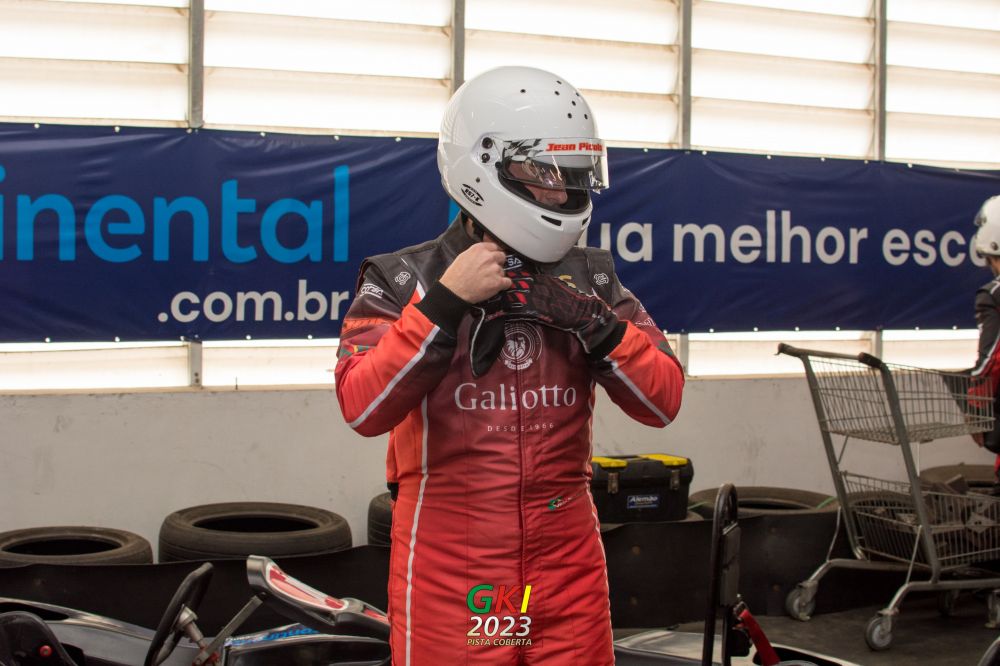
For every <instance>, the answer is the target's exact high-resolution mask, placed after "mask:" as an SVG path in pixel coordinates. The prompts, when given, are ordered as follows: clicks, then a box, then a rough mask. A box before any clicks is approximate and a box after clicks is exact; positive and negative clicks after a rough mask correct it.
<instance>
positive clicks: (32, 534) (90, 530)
mask: <svg viewBox="0 0 1000 666" xmlns="http://www.w3.org/2000/svg"><path fill="white" fill-rule="evenodd" d="M152 561H153V549H152V547H151V546H150V544H149V541H147V540H146V539H144V538H143V537H141V536H139V535H138V534H134V533H132V532H126V531H125V530H116V529H113V528H110V527H90V526H73V527H65V526H59V527H30V528H27V529H21V530H11V531H9V532H0V567H14V566H20V565H24V564H149V563H151V562H152Z"/></svg>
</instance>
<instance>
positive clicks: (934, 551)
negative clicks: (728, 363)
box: [778, 344, 1000, 650]
mask: <svg viewBox="0 0 1000 666" xmlns="http://www.w3.org/2000/svg"><path fill="white" fill-rule="evenodd" d="M778 353H779V354H788V355H790V356H795V357H797V358H798V359H800V360H801V361H802V364H803V365H804V366H805V371H806V379H807V380H808V383H809V391H810V393H811V394H812V399H813V406H814V407H815V408H816V417H817V418H818V420H819V429H820V433H821V434H822V436H823V447H824V449H825V450H826V457H827V460H828V462H829V463H830V471H831V472H832V474H833V484H834V486H835V488H836V491H837V499H838V500H839V501H840V507H841V510H842V512H843V517H844V526H845V528H846V532H847V537H848V540H849V543H850V547H851V550H852V551H853V554H854V557H855V559H846V558H836V559H831V558H830V555H829V554H828V556H827V560H826V562H824V563H823V564H822V565H821V566H820V567H819V568H818V569H817V570H816V571H815V572H814V573H813V574H812V576H810V577H809V578H808V579H807V580H805V581H803V582H802V583H799V584H798V586H797V587H796V588H795V589H793V590H792V591H791V592H790V593H789V594H788V597H787V598H786V600H785V610H786V611H787V612H788V614H789V615H790V616H791V617H793V618H796V619H798V620H802V621H806V620H808V619H809V617H810V616H811V615H812V612H813V610H814V609H815V597H816V591H817V588H818V585H819V580H820V579H821V578H822V577H823V576H824V575H825V574H826V573H827V572H828V571H830V570H831V569H835V568H848V569H864V570H873V571H897V572H902V571H905V572H906V578H905V581H906V582H905V583H904V584H903V586H902V587H900V588H899V589H898V590H897V591H896V594H895V596H894V597H893V599H892V601H891V602H890V603H889V605H888V606H886V607H885V608H883V609H882V610H880V611H879V612H878V614H877V615H876V616H875V617H874V618H872V620H871V621H870V622H869V623H868V625H867V627H866V628H865V640H866V641H867V643H868V646H869V647H870V648H871V649H873V650H885V649H887V648H888V647H889V646H890V644H891V643H892V628H893V623H894V621H895V619H896V616H897V615H898V614H899V607H900V605H901V604H902V602H903V599H904V597H905V596H906V595H907V594H908V593H909V592H939V593H940V596H939V604H938V606H939V609H940V610H941V612H942V613H943V614H945V615H949V614H951V612H952V610H953V609H954V604H955V599H956V598H957V596H958V592H959V590H963V589H989V590H992V593H991V594H990V596H989V598H988V599H989V626H994V627H1000V591H998V590H1000V577H996V576H997V574H996V573H994V572H985V571H982V570H978V569H976V568H974V567H973V566H972V565H974V564H975V563H977V562H980V563H981V562H985V561H989V560H996V559H1000V497H993V496H990V495H986V494H982V493H968V492H962V489H960V488H952V487H949V486H947V485H943V484H936V485H931V484H927V483H924V482H921V480H920V478H919V476H918V474H919V471H918V469H917V465H916V464H915V463H914V453H913V450H912V448H911V445H912V444H919V443H921V442H927V441H931V440H934V439H939V438H942V437H954V436H957V435H971V434H974V433H981V432H988V431H991V430H992V429H993V423H994V418H993V395H992V390H991V388H990V387H989V386H988V385H986V384H980V383H978V382H977V380H975V379H974V378H971V377H970V376H968V375H962V374H957V373H945V372H938V371H936V370H926V369H922V368H912V367H907V366H900V365H893V364H888V363H883V362H882V361H881V360H879V359H878V358H875V357H874V356H871V355H870V354H857V355H850V354H837V353H832V352H823V351H815V350H809V349H797V348H795V347H792V346H790V345H786V344H780V345H779V346H778ZM833 435H843V437H844V440H843V445H842V446H841V449H840V452H839V453H838V452H837V451H836V450H835V449H834V443H833ZM851 438H854V439H861V440H867V441H872V442H883V443H886V444H891V445H895V446H898V447H899V451H900V453H901V454H902V457H903V465H904V467H905V470H906V481H890V480H885V479H877V478H874V477H870V476H864V475H861V474H855V473H851V472H848V471H846V470H843V469H841V461H842V460H843V456H844V453H845V451H846V449H847V443H848V441H849V440H850V439H851ZM834 538H835V537H834ZM832 551H833V547H832V544H831V548H830V552H831V553H832ZM914 571H918V572H922V573H927V574H929V577H928V578H927V579H926V580H916V581H915V580H912V577H913V574H914Z"/></svg>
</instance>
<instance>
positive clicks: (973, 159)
mask: <svg viewBox="0 0 1000 666" xmlns="http://www.w3.org/2000/svg"><path fill="white" fill-rule="evenodd" d="M887 123H888V131H887V133H886V148H885V152H886V157H887V159H890V160H897V161H912V162H931V163H939V162H940V163H951V164H955V165H967V166H977V165H978V166H982V167H988V168H993V169H996V168H1000V119H985V118H984V119H980V118H967V117H965V118H963V117H954V116H931V115H916V114H903V113H890V114H889V116H888V121H887Z"/></svg>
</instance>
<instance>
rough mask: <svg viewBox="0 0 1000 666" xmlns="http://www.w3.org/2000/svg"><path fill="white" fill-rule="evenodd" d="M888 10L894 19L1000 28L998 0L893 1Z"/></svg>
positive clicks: (999, 3)
mask: <svg viewBox="0 0 1000 666" xmlns="http://www.w3.org/2000/svg"><path fill="white" fill-rule="evenodd" d="M887 13H888V17H889V20H890V21H904V22H907V23H926V24H928V25H936V26H951V27H953V28H975V29H977V30H1000V2H997V0H947V2H943V1H942V0H889V1H888V12H887Z"/></svg>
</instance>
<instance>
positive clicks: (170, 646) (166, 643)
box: [143, 562, 212, 666]
mask: <svg viewBox="0 0 1000 666" xmlns="http://www.w3.org/2000/svg"><path fill="white" fill-rule="evenodd" d="M211 580H212V563H211V562H205V563H204V564H202V565H201V566H200V567H198V568H197V569H195V570H194V571H192V572H191V573H189V574H188V575H187V577H185V578H184V580H183V581H181V584H180V587H178V588H177V591H176V592H174V596H173V598H172V599H170V603H169V604H167V610H165V611H164V612H163V617H162V618H160V624H159V626H157V627H156V634H155V635H154V636H153V640H152V641H151V642H150V644H149V650H148V651H147V652H146V659H145V661H143V666H159V665H160V664H162V663H163V662H164V661H166V660H167V657H169V656H170V653H171V652H173V651H174V648H175V647H177V643H178V642H179V641H180V639H181V637H182V636H183V635H184V630H183V629H181V628H179V627H178V626H177V621H178V620H179V619H180V615H181V611H182V610H183V609H184V608H185V607H187V608H188V609H190V610H191V611H192V612H195V611H197V610H198V605H199V604H201V600H202V599H203V598H204V596H205V592H206V591H207V590H208V584H209V582H211Z"/></svg>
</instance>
